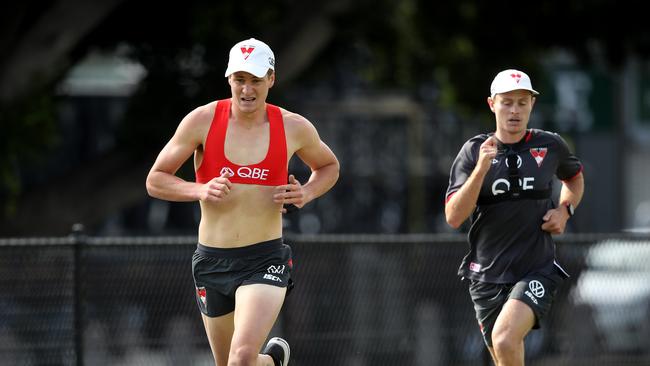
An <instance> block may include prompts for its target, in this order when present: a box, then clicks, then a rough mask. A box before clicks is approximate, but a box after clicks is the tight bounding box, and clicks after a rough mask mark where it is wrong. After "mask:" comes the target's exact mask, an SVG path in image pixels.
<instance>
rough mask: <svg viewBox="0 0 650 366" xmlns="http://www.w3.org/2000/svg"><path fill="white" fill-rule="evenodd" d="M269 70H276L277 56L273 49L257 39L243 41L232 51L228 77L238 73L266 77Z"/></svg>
mask: <svg viewBox="0 0 650 366" xmlns="http://www.w3.org/2000/svg"><path fill="white" fill-rule="evenodd" d="M269 69H272V70H275V56H274V55H273V51H271V48H270V47H269V46H268V45H267V44H266V43H264V42H262V41H259V40H257V39H255V38H250V39H247V40H245V41H241V42H239V43H237V44H236V45H234V46H233V47H232V48H231V49H230V57H229V59H228V68H227V69H226V75H225V76H226V77H228V76H230V74H232V73H235V72H237V71H245V72H248V73H251V74H253V75H255V76H257V77H258V78H261V77H264V76H265V75H266V73H267V72H268V71H269Z"/></svg>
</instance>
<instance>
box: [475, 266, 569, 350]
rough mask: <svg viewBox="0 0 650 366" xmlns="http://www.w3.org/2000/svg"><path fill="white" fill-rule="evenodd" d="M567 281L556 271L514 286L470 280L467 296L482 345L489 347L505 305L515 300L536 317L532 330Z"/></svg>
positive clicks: (538, 275) (526, 279) (559, 271)
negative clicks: (477, 324)
mask: <svg viewBox="0 0 650 366" xmlns="http://www.w3.org/2000/svg"><path fill="white" fill-rule="evenodd" d="M565 278H566V273H564V272H563V271H561V270H560V269H559V268H558V269H557V271H556V272H554V273H552V274H550V275H549V274H542V273H531V274H529V275H527V276H526V277H524V278H522V279H521V280H520V281H519V282H517V283H487V282H480V281H476V280H470V285H469V294H470V296H471V297H472V302H473V303H474V310H475V312H476V320H478V323H479V326H480V328H481V333H483V340H484V341H485V344H487V345H488V346H489V347H492V330H493V329H494V323H496V320H497V317H498V316H499V313H501V309H502V308H503V305H505V303H506V301H508V300H510V299H517V300H520V301H523V302H524V303H526V304H527V305H528V306H530V308H531V309H532V310H533V313H534V314H535V324H534V326H533V329H538V328H539V327H540V322H541V320H542V319H543V318H544V316H545V315H546V314H547V313H548V311H549V309H550V308H551V304H552V303H553V298H554V297H555V292H556V290H557V288H558V286H559V285H560V284H561V283H562V282H563V281H564V279H565Z"/></svg>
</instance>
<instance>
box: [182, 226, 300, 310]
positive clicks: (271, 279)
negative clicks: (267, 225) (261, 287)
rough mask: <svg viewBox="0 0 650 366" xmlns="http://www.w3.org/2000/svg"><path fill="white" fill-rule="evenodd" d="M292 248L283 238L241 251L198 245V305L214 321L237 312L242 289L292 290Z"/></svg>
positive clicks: (194, 271)
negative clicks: (237, 294)
mask: <svg viewBox="0 0 650 366" xmlns="http://www.w3.org/2000/svg"><path fill="white" fill-rule="evenodd" d="M292 268H293V262H292V259H291V247H289V246H288V245H286V244H284V243H283V242H282V238H279V239H275V240H269V241H264V242H261V243H257V244H253V245H248V246H245V247H240V248H214V247H208V246H205V245H202V244H198V245H197V248H196V251H194V255H193V256H192V274H193V276H194V286H195V289H196V303H197V305H198V306H199V310H201V312H202V313H203V314H205V315H207V316H209V317H211V318H213V317H217V316H221V315H225V314H228V313H230V312H232V311H233V310H235V291H237V289H238V288H239V286H244V285H250V284H254V283H262V284H267V285H272V286H277V287H287V288H288V289H287V291H289V290H291V288H292V287H293V281H292V280H291V270H292Z"/></svg>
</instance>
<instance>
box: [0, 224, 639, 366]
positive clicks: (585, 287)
mask: <svg viewBox="0 0 650 366" xmlns="http://www.w3.org/2000/svg"><path fill="white" fill-rule="evenodd" d="M557 241H558V257H559V259H560V262H561V263H562V264H563V265H564V267H565V268H566V269H567V270H568V271H569V273H570V274H571V275H572V277H571V278H570V279H569V280H568V281H567V282H565V284H564V285H562V286H561V287H560V289H559V292H558V294H557V296H556V300H555V304H554V307H553V309H552V311H551V313H550V314H549V316H548V318H547V319H546V321H545V323H544V324H543V327H542V329H541V330H537V331H533V332H531V334H530V335H529V336H528V338H527V340H526V355H527V358H528V360H527V364H528V365H590V366H595V365H648V364H650V266H648V265H647V263H650V236H636V235H566V236H563V237H559V238H558V239H557ZM286 242H287V243H288V244H290V245H291V246H292V248H293V253H294V266H295V269H294V273H293V278H294V280H295V282H296V287H295V288H294V290H293V291H292V292H291V293H290V295H289V296H288V297H287V300H286V302H285V306H284V308H283V310H282V312H281V314H280V318H279V319H278V322H277V324H276V327H275V328H274V330H273V334H276V335H282V336H283V337H285V338H287V339H288V341H289V342H290V344H291V347H292V362H291V365H293V366H306V365H308V366H319V365H328V366H330V365H342V366H361V365H363V366H365V365H372V366H381V365H407V366H410V365H413V366H422V365H427V366H431V365H433V366H435V365H454V366H462V365H483V364H487V363H486V362H487V358H486V354H485V347H484V345H483V343H482V340H481V337H480V333H479V330H478V326H477V324H476V321H475V319H474V312H473V309H472V304H471V301H470V299H469V295H468V293H467V283H466V282H464V281H461V280H460V278H458V277H457V276H456V271H457V269H458V265H459V263H460V260H461V258H462V257H463V255H464V254H465V252H466V250H467V244H466V241H465V236H464V235H343V236H341V235H336V236H326V235H320V236H287V238H286ZM195 246H196V238H195V237H84V236H82V235H77V236H70V237H65V238H21V239H0V272H2V273H1V275H0V364H2V365H82V364H83V365H210V364H213V361H212V359H211V355H210V351H209V346H208V344H207V340H206V337H205V334H204V330H203V325H202V323H201V319H200V315H199V312H198V310H197V308H196V305H195V300H194V286H193V282H192V277H191V265H190V258H191V255H192V252H193V251H194V249H195Z"/></svg>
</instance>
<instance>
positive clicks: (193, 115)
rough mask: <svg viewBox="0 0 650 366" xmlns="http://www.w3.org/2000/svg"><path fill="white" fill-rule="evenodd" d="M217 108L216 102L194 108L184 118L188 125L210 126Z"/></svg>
mask: <svg viewBox="0 0 650 366" xmlns="http://www.w3.org/2000/svg"><path fill="white" fill-rule="evenodd" d="M216 107H217V102H216V101H214V102H210V103H208V104H204V105H201V106H198V107H196V108H194V110H193V111H191V112H190V113H188V114H187V116H186V117H185V119H186V120H188V123H190V124H206V123H207V124H210V123H211V122H212V119H213V118H214V111H215V108H216Z"/></svg>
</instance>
